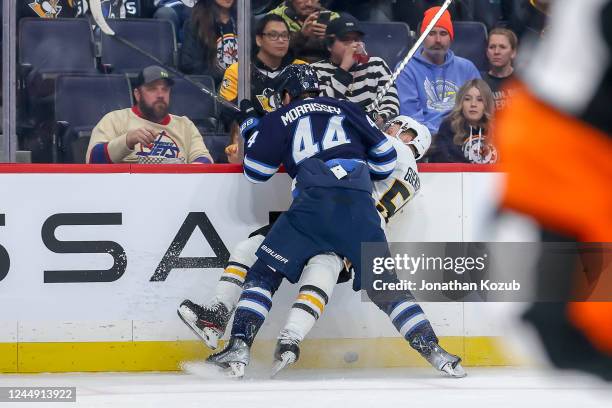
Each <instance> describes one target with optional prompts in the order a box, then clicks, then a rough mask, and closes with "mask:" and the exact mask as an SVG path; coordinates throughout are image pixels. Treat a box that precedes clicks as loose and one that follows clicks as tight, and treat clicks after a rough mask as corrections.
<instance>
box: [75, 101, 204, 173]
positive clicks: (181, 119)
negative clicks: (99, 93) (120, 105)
mask: <svg viewBox="0 0 612 408" xmlns="http://www.w3.org/2000/svg"><path fill="white" fill-rule="evenodd" d="M141 127H146V128H148V129H152V130H154V131H155V132H156V133H157V138H156V140H155V142H154V143H153V144H152V145H150V146H142V145H141V144H140V143H139V144H137V145H136V146H134V150H130V149H129V148H128V147H127V144H126V135H127V133H128V132H129V131H130V130H133V129H138V128H141ZM201 158H207V159H208V160H210V162H211V163H212V157H211V156H210V153H209V152H208V149H207V148H206V145H204V140H203V139H202V135H200V132H199V131H198V129H197V128H196V126H195V125H194V124H193V122H192V121H191V120H189V119H188V118H187V117H185V116H175V115H168V116H167V117H166V119H164V121H162V123H155V122H150V121H148V120H146V119H143V118H142V117H140V116H139V111H138V108H136V107H133V108H128V109H122V110H116V111H112V112H110V113H107V114H106V115H105V116H104V117H103V118H102V119H101V120H100V122H98V124H97V125H96V127H95V128H94V129H93V131H92V134H91V139H90V141H89V146H88V147H87V157H86V161H87V163H139V162H140V163H161V162H173V163H193V162H194V161H196V160H197V159H201Z"/></svg>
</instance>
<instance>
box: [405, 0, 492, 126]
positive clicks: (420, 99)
mask: <svg viewBox="0 0 612 408" xmlns="http://www.w3.org/2000/svg"><path fill="white" fill-rule="evenodd" d="M439 9H440V8H439V7H432V8H430V9H428V10H427V11H426V12H425V16H424V18H423V21H422V23H421V33H422V32H423V31H425V28H426V27H427V25H428V24H429V23H430V22H431V20H432V19H433V17H434V15H435V14H436V13H437V12H438V10H439ZM453 38H454V30H453V22H452V20H451V15H450V13H449V12H448V10H447V11H445V12H444V14H443V15H442V17H441V18H440V20H438V23H437V24H436V26H435V27H434V28H433V29H432V30H431V32H430V33H429V35H428V36H427V37H426V38H425V41H424V42H423V46H422V47H421V48H420V49H419V50H417V52H416V53H415V54H414V57H413V58H412V60H410V62H409V63H408V65H406V68H404V70H403V71H402V72H401V74H400V75H399V77H398V79H397V91H398V94H399V99H400V114H401V115H406V116H410V117H411V118H413V119H415V120H417V121H418V122H420V123H423V124H424V125H426V126H427V128H428V129H429V131H430V132H431V134H435V133H437V132H438V127H439V126H440V122H441V121H442V118H443V117H444V116H445V115H446V114H447V113H448V112H449V111H450V110H451V109H452V108H453V106H454V104H455V95H456V94H457V91H458V90H459V88H461V86H462V85H463V84H464V83H466V82H467V81H469V80H471V79H474V78H480V73H479V72H478V69H477V68H476V66H474V64H473V63H472V62H471V61H468V60H467V59H465V58H461V57H458V56H456V55H455V54H454V53H453V51H452V50H450V46H451V42H452V41H453Z"/></svg>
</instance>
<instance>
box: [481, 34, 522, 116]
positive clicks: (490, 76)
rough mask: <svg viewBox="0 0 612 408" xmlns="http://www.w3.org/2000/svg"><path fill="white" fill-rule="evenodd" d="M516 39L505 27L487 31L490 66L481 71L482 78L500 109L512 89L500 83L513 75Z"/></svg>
mask: <svg viewBox="0 0 612 408" xmlns="http://www.w3.org/2000/svg"><path fill="white" fill-rule="evenodd" d="M517 46H518V39H517V37H516V34H514V33H513V32H512V31H511V30H508V29H506V28H495V29H493V30H491V32H490V33H489V44H488V46H487V59H488V60H489V64H490V66H491V68H490V69H489V71H487V72H482V73H481V74H482V79H484V80H485V81H486V83H487V84H488V85H489V87H490V88H491V90H492V91H493V98H495V108H496V109H501V108H503V107H505V106H506V104H507V103H508V98H509V97H510V96H511V95H512V93H513V89H509V88H507V87H506V86H502V83H504V82H506V83H507V82H508V80H510V79H512V78H513V77H514V67H513V66H512V63H513V61H514V58H516V51H517Z"/></svg>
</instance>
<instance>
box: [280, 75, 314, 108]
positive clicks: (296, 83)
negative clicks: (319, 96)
mask: <svg viewBox="0 0 612 408" xmlns="http://www.w3.org/2000/svg"><path fill="white" fill-rule="evenodd" d="M275 90H276V96H277V97H278V98H279V101H278V102H279V104H278V105H277V107H279V106H280V100H282V95H283V92H287V93H288V94H289V96H291V98H292V99H293V98H296V97H298V96H300V95H301V94H303V93H304V92H319V78H318V77H317V73H316V72H315V70H314V69H313V68H312V67H311V66H310V65H306V64H292V65H287V66H286V67H285V68H284V69H283V70H282V71H281V72H280V74H278V76H277V77H276V86H275Z"/></svg>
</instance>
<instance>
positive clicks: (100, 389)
mask: <svg viewBox="0 0 612 408" xmlns="http://www.w3.org/2000/svg"><path fill="white" fill-rule="evenodd" d="M467 370H468V377H466V378H463V379H451V378H445V377H443V376H441V375H439V374H438V373H436V372H434V371H433V370H431V369H381V370H360V369H353V370H291V369H289V370H286V371H285V372H282V373H281V374H279V376H278V377H277V378H276V379H275V380H270V379H268V378H267V375H268V374H269V373H268V370H267V369H265V370H263V369H258V370H251V372H250V373H249V374H250V376H249V377H248V378H245V379H244V380H241V381H237V380H226V379H212V378H210V371H203V370H193V367H192V374H189V373H86V374H82V373H72V374H35V375H0V386H75V387H77V402H76V404H75V403H53V404H51V405H48V404H45V403H15V404H7V403H0V406H1V407H12V406H15V407H16V408H25V407H28V406H31V407H34V408H42V407H44V406H51V407H92V408H95V407H112V408H128V407H129V408H137V407H147V408H149V407H164V408H188V407H198V408H204V407H206V408H207V407H214V408H233V407H240V408H272V407H283V408H285V407H287V408H298V407H307V408H313V407H317V408H319V407H334V408H354V407H377V408H378V407H380V408H393V407H398V408H399V407H402V408H406V407H410V408H412V407H414V408H419V407H432V408H433V407H453V408H454V407H472V408H478V407H487V408H492V407H495V408H500V407H512V408H517V407H518V408H530V407H555V408H559V407H568V408H569V407H571V408H576V407H580V408H590V407H597V408H603V407H609V406H612V384H607V383H604V382H601V381H598V380H596V379H594V378H591V377H588V376H583V375H580V374H576V373H563V374H555V375H553V373H551V372H550V371H540V370H536V369H525V368H470V367H467ZM193 373H197V374H199V375H194V374H193Z"/></svg>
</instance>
